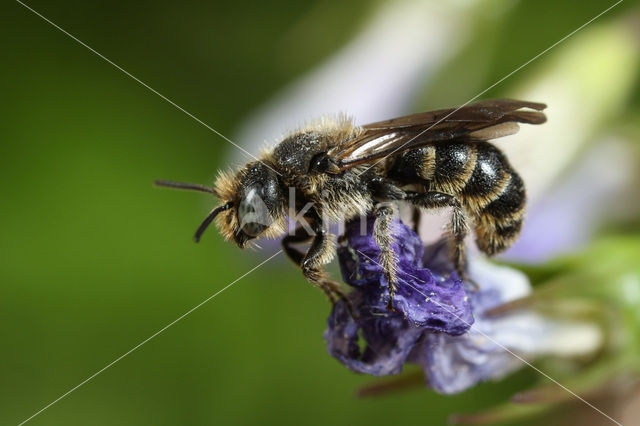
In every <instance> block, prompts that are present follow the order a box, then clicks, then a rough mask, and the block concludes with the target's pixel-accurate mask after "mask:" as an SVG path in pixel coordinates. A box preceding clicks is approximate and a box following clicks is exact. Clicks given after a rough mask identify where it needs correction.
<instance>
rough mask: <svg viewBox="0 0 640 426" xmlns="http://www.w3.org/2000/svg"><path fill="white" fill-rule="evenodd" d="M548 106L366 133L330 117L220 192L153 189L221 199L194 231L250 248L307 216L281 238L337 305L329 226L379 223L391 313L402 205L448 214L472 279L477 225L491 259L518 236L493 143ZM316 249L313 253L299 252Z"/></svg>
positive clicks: (504, 106) (461, 267) (224, 182)
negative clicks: (394, 226) (470, 251)
mask: <svg viewBox="0 0 640 426" xmlns="http://www.w3.org/2000/svg"><path fill="white" fill-rule="evenodd" d="M545 108H546V105H544V104H541V103H534V102H524V101H517V100H510V99H499V100H487V101H481V102H477V103H473V104H469V105H466V106H463V107H460V108H451V109H443V110H437V111H429V112H423V113H418V114H413V115H408V116H405V117H399V118H394V119H391V120H386V121H380V122H376V123H371V124H367V125H364V126H356V125H354V123H353V121H352V120H351V119H348V118H346V117H343V116H342V117H338V118H337V119H324V120H320V121H319V122H316V123H313V124H312V125H310V126H307V127H304V128H302V129H300V130H297V131H295V132H293V133H291V134H289V135H287V136H286V137H284V138H283V139H282V140H281V141H280V142H279V143H278V144H277V145H276V146H274V147H272V148H270V149H268V150H266V151H265V152H264V153H263V154H262V155H261V156H260V157H259V158H258V159H257V160H256V161H251V162H249V163H248V164H246V165H245V166H244V167H242V168H241V169H239V170H238V171H237V172H235V173H234V174H230V173H221V174H220V175H219V177H218V179H217V180H216V182H215V184H214V186H213V188H210V187H206V186H201V185H197V184H187V183H178V182H170V181H156V184H157V185H160V186H167V187H173V188H178V189H189V190H196V191H203V192H208V193H211V194H213V195H214V196H215V197H217V198H218V199H219V200H220V205H219V206H217V207H216V208H214V209H213V210H212V211H211V213H209V215H208V216H207V217H206V218H205V219H204V221H203V222H202V224H201V225H200V227H199V228H198V229H197V231H196V233H195V237H194V238H195V241H196V242H197V241H199V240H200V237H201V236H202V234H203V232H204V231H205V230H206V229H207V227H208V226H209V225H210V224H211V223H212V222H213V221H215V222H216V225H217V227H218V228H219V230H220V232H221V234H222V236H223V237H224V239H226V240H227V241H233V242H235V243H236V244H237V245H238V246H239V247H240V248H244V247H246V246H247V244H248V243H250V242H251V241H253V240H255V239H258V238H263V237H266V238H275V237H277V236H279V235H282V234H283V233H285V231H286V229H287V217H288V216H289V217H290V216H291V213H290V214H289V215H287V207H288V206H289V203H291V204H292V206H293V207H294V208H295V214H296V215H297V216H300V217H301V218H303V219H304V221H301V222H300V224H301V225H300V226H298V228H297V229H295V230H293V231H292V232H289V233H287V235H286V236H284V238H283V239H282V247H283V250H284V252H285V253H286V254H287V255H288V256H289V257H290V258H291V260H292V261H293V262H294V263H295V264H296V265H298V266H299V267H300V268H301V269H302V273H303V274H304V276H305V277H306V279H307V280H308V281H310V282H311V283H312V284H314V285H316V286H318V287H320V288H322V289H323V290H324V291H325V292H326V294H327V295H328V297H329V299H330V300H331V301H332V302H335V301H336V300H338V299H339V298H344V297H345V295H344V294H343V293H342V292H341V290H340V286H339V285H338V284H337V283H336V282H334V281H332V280H331V279H330V277H329V276H328V274H327V273H326V272H325V270H324V265H325V264H327V263H328V262H330V261H331V260H332V258H333V257H334V255H335V252H336V249H335V243H334V238H333V236H332V235H331V234H330V233H329V231H328V225H329V224H330V223H332V222H338V221H341V220H345V219H346V220H349V219H353V218H356V217H358V216H360V217H362V216H365V215H373V217H374V221H375V222H374V226H373V235H374V239H375V241H376V243H377V245H378V246H379V248H380V251H381V253H380V258H379V264H380V265H381V266H382V269H383V271H384V275H385V277H386V279H387V283H388V286H389V302H388V308H389V309H390V310H394V307H393V297H394V295H395V292H396V286H397V272H396V264H397V259H396V257H395V256H396V255H395V252H394V251H393V250H392V248H391V246H392V244H393V242H394V237H393V236H392V234H391V230H390V227H391V223H392V220H393V218H394V215H395V214H396V209H395V208H394V206H395V205H396V204H398V203H409V204H410V205H411V206H413V208H414V212H415V211H419V210H420V209H426V210H430V209H439V208H445V207H448V208H451V209H452V210H451V221H450V224H449V227H448V231H449V238H450V242H451V244H450V246H451V247H452V249H451V260H452V263H453V265H454V267H455V271H456V272H457V273H458V275H459V276H460V277H463V278H464V277H466V273H465V271H466V265H465V259H466V257H465V251H464V248H465V245H464V240H465V237H466V236H467V234H468V232H469V229H470V228H471V227H473V229H474V230H475V234H476V245H477V246H478V248H479V249H480V250H481V251H482V252H484V253H485V254H487V255H489V256H492V255H495V254H497V253H500V252H502V251H504V250H506V249H507V248H509V247H510V246H511V245H512V244H513V242H514V241H515V240H516V238H517V237H518V234H519V233H520V230H521V228H522V223H523V218H524V211H525V204H526V195H525V188H524V183H523V181H522V179H521V178H520V176H519V175H518V174H517V173H516V171H515V170H514V169H513V167H512V166H511V165H510V164H509V161H508V160H507V157H506V156H505V155H504V154H503V153H502V152H501V151H500V150H499V149H498V148H497V147H496V146H494V145H492V144H491V143H490V142H488V141H489V140H491V139H495V138H499V137H503V136H507V135H511V134H514V133H516V132H517V131H518V128H519V127H518V123H528V124H541V123H544V122H545V121H546V117H545V115H544V113H542V112H541V111H542V110H544V109H545ZM307 242H309V243H310V244H309V247H308V249H307V250H306V251H304V250H300V249H298V248H297V247H295V246H296V245H297V244H300V243H307Z"/></svg>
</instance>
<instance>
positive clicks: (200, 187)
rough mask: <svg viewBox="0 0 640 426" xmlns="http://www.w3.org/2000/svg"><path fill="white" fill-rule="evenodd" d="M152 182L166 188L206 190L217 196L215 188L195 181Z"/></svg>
mask: <svg viewBox="0 0 640 426" xmlns="http://www.w3.org/2000/svg"><path fill="white" fill-rule="evenodd" d="M153 183H154V185H156V186H164V187H166V188H174V189H185V190H187V191H199V192H208V193H209V194H213V195H215V196H218V194H217V193H216V191H215V189H213V188H209V187H208V186H204V185H199V184H197V183H185V182H173V181H170V180H156V181H154V182H153Z"/></svg>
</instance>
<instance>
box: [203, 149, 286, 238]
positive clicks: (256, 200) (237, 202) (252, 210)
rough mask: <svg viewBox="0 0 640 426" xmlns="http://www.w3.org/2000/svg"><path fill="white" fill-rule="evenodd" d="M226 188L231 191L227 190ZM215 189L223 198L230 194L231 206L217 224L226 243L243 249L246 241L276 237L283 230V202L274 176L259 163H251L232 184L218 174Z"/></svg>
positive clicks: (237, 175)
mask: <svg viewBox="0 0 640 426" xmlns="http://www.w3.org/2000/svg"><path fill="white" fill-rule="evenodd" d="M229 185H232V186H231V189H232V191H229V189H230V188H229ZM216 189H217V190H218V191H219V192H220V194H221V196H223V197H224V194H225V193H226V194H227V196H231V195H232V197H233V198H232V203H233V207H232V208H231V209H230V212H229V213H228V214H227V216H226V218H225V217H221V219H220V220H219V221H217V223H218V225H219V227H220V230H221V232H222V234H223V236H225V238H226V239H227V240H231V239H233V241H234V242H235V243H236V244H237V245H238V247H240V248H244V247H245V246H246V244H247V242H248V241H250V240H253V239H255V238H262V237H267V238H269V237H271V238H273V237H276V236H278V235H280V234H281V233H282V232H284V230H285V229H284V228H285V215H284V210H285V199H284V195H283V191H282V188H281V185H280V181H279V179H278V175H277V173H276V172H275V171H274V170H273V169H272V168H270V167H269V166H267V165H265V164H264V163H262V162H257V161H256V162H252V163H249V164H247V165H246V166H245V167H244V168H243V169H241V170H240V171H239V172H238V173H237V174H236V176H235V178H234V179H233V180H232V181H229V180H228V179H227V178H226V177H225V176H223V175H221V176H220V177H219V178H218V181H217V182H216Z"/></svg>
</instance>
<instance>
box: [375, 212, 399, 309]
mask: <svg viewBox="0 0 640 426" xmlns="http://www.w3.org/2000/svg"><path fill="white" fill-rule="evenodd" d="M394 216H395V209H394V207H393V205H392V204H390V203H379V204H378V205H377V206H376V208H375V217H376V219H375V220H376V221H375V223H374V225H373V237H374V239H375V240H376V244H377V245H378V247H379V248H380V265H381V266H382V270H383V273H384V276H385V278H386V279H387V286H388V287H389V300H388V301H387V309H388V310H389V311H393V312H395V308H394V307H393V297H394V296H395V294H396V284H397V282H398V275H397V270H396V265H397V264H398V259H397V255H396V253H395V251H393V249H392V248H391V244H393V242H394V238H393V235H392V234H391V222H392V221H393V217H394Z"/></svg>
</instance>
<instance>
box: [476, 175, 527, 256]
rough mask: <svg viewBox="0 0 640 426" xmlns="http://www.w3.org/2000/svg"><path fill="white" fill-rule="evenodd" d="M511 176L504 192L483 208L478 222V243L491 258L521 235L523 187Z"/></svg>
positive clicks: (524, 200)
mask: <svg viewBox="0 0 640 426" xmlns="http://www.w3.org/2000/svg"><path fill="white" fill-rule="evenodd" d="M508 174H509V176H510V178H509V182H508V184H507V185H506V186H505V188H504V190H503V191H502V192H501V193H500V194H499V196H498V197H497V198H495V199H494V200H493V201H491V202H490V203H488V204H487V205H486V206H484V207H483V208H482V210H481V211H480V212H479V215H478V217H477V220H476V235H477V240H476V243H477V245H478V248H480V250H482V251H483V252H485V253H486V254H488V255H494V254H497V253H500V252H502V251H504V250H506V249H507V248H509V247H510V246H511V244H513V242H514V241H515V240H516V238H517V237H518V235H519V234H520V230H521V228H522V222H523V220H524V210H525V204H526V193H525V189H524V183H523V182H522V179H521V178H520V176H519V175H518V174H517V173H516V172H514V171H513V170H509V173H508Z"/></svg>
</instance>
